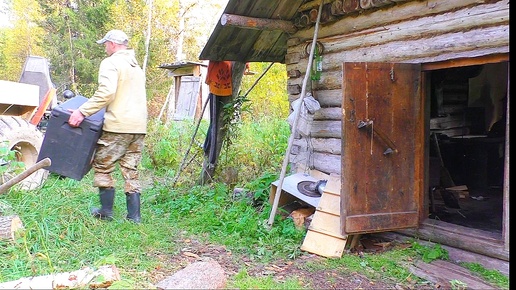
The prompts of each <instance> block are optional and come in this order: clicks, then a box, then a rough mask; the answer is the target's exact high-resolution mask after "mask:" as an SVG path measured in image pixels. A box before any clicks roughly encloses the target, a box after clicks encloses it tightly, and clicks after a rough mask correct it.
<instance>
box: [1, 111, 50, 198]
mask: <svg viewBox="0 0 516 290" xmlns="http://www.w3.org/2000/svg"><path fill="white" fill-rule="evenodd" d="M0 142H1V144H3V143H4V142H6V143H7V147H8V148H9V149H10V150H16V160H17V161H20V162H23V163H24V164H25V169H27V168H29V167H31V166H32V165H34V164H36V162H37V161H38V154H39V150H40V149H41V144H42V143H43V133H41V132H40V131H39V130H38V129H37V128H36V126H34V125H32V124H30V123H29V122H27V121H26V120H24V119H22V118H20V117H16V116H0ZM3 162H5V160H4V161H2V163H3ZM12 177H14V176H10V177H9V174H4V175H3V176H2V178H1V180H0V183H3V182H5V181H6V180H9V179H10V178H12ZM47 177H48V170H46V169H40V170H38V171H36V172H34V173H33V174H31V175H30V176H29V177H27V178H25V179H24V180H23V181H21V182H20V183H19V185H20V187H21V188H22V189H25V190H33V189H36V188H38V187H39V186H41V185H42V184H43V182H45V180H46V179H47Z"/></svg>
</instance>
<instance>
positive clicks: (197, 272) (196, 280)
mask: <svg viewBox="0 0 516 290" xmlns="http://www.w3.org/2000/svg"><path fill="white" fill-rule="evenodd" d="M226 283H227V278H226V274H225V272H224V269H223V268H222V266H220V264H219V263H217V261H215V260H212V259H208V260H206V261H200V262H194V263H192V264H190V265H188V266H186V267H185V268H184V269H182V270H179V271H177V272H176V273H174V274H173V275H172V276H169V277H167V278H165V279H164V280H162V281H160V282H159V283H158V284H157V285H156V288H157V289H160V290H164V289H225V288H226Z"/></svg>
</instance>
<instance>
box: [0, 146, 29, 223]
mask: <svg viewBox="0 0 516 290" xmlns="http://www.w3.org/2000/svg"><path fill="white" fill-rule="evenodd" d="M16 154H19V152H17V151H16V150H11V149H10V148H9V146H8V143H7V142H6V141H4V142H0V184H2V183H4V182H5V181H7V180H8V179H10V178H12V177H14V176H16V175H18V174H19V173H21V172H22V171H23V169H25V163H23V162H20V161H18V159H17V157H16ZM0 213H1V212H0Z"/></svg>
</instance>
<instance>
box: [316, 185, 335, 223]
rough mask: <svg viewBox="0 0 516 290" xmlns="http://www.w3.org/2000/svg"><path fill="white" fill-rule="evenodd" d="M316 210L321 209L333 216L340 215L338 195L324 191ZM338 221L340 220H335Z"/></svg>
mask: <svg viewBox="0 0 516 290" xmlns="http://www.w3.org/2000/svg"><path fill="white" fill-rule="evenodd" d="M317 210H318V211H323V212H326V213H329V214H332V215H335V216H339V215H340V195H339V194H334V193H330V192H327V191H325V192H324V193H323V195H322V196H321V200H319V205H318V206H317ZM337 223H340V221H337Z"/></svg>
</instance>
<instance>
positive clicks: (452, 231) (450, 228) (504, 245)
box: [398, 54, 510, 261]
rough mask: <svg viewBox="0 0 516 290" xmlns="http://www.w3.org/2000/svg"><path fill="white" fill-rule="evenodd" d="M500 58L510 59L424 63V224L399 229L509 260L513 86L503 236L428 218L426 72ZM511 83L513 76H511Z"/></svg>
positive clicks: (486, 62) (480, 58)
mask: <svg viewBox="0 0 516 290" xmlns="http://www.w3.org/2000/svg"><path fill="white" fill-rule="evenodd" d="M497 62H509V55H508V54H495V55H489V56H482V57H477V58H465V59H455V60H448V61H443V62H438V63H426V64H422V66H421V71H422V72H421V73H422V78H421V80H422V84H421V85H422V96H421V102H422V103H421V105H422V106H421V108H424V114H421V115H422V116H423V117H422V118H423V119H422V120H418V122H419V123H420V128H421V130H420V132H421V135H418V138H419V140H421V142H425V143H424V144H423V145H422V146H424V147H425V149H424V150H423V151H424V155H425V156H424V162H422V164H425V168H424V176H425V178H424V186H423V188H424V194H422V195H421V203H420V205H421V206H422V208H421V210H420V212H421V216H420V221H421V223H420V226H419V228H418V229H408V230H400V231H398V232H400V233H403V234H406V235H410V236H414V237H419V238H423V239H427V240H431V241H433V242H437V243H441V244H446V245H449V246H452V247H455V248H460V249H464V250H468V251H472V252H475V253H478V254H482V255H486V256H490V257H494V258H498V259H501V260H504V261H509V152H510V150H509V147H510V142H509V140H510V138H509V119H510V116H509V111H510V108H509V106H510V102H509V99H510V97H509V90H508V98H507V124H506V128H507V135H506V143H505V147H506V151H505V152H506V156H505V171H504V172H505V173H504V174H505V177H504V186H503V200H504V204H503V220H502V239H500V238H499V237H498V236H497V235H496V236H495V235H493V234H492V233H490V232H487V231H482V230H476V229H471V228H467V227H462V226H458V225H454V224H450V223H446V222H442V221H437V220H433V219H430V218H428V213H429V206H428V205H429V186H428V185H429V166H428V164H429V148H428V145H425V144H429V142H428V141H429V140H428V139H429V136H430V125H429V124H430V122H429V119H430V92H429V90H428V87H429V86H428V81H429V80H428V75H429V74H425V72H430V71H433V70H436V69H443V68H453V67H460V66H472V65H479V64H488V63H497ZM507 82H508V84H507V85H508V86H509V82H510V78H508V81H507Z"/></svg>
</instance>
